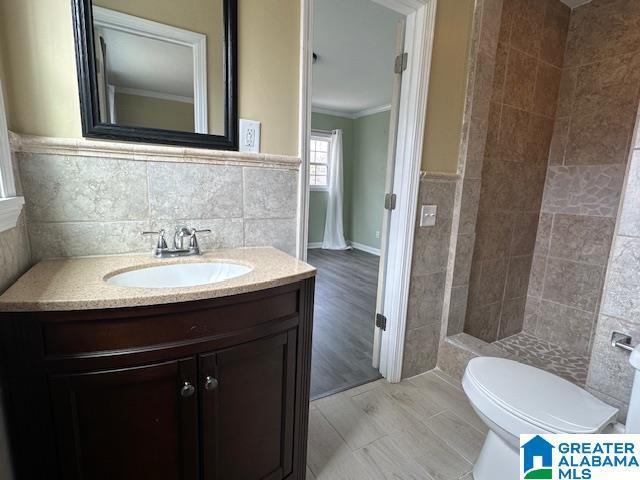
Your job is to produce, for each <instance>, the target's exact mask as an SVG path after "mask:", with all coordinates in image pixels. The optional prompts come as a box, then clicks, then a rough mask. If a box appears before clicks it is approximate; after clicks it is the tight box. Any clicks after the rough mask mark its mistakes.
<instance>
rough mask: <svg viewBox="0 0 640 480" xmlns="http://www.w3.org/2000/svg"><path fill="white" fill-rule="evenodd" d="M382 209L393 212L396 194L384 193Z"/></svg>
mask: <svg viewBox="0 0 640 480" xmlns="http://www.w3.org/2000/svg"><path fill="white" fill-rule="evenodd" d="M384 208H385V210H395V209H396V194H395V193H385V195H384Z"/></svg>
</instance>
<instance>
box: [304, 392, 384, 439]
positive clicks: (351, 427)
mask: <svg viewBox="0 0 640 480" xmlns="http://www.w3.org/2000/svg"><path fill="white" fill-rule="evenodd" d="M316 405H317V407H318V409H319V410H320V411H321V412H322V414H323V415H324V417H325V418H326V419H327V420H328V421H329V423H330V424H331V425H332V426H333V428H334V429H335V430H336V431H337V432H338V433H339V434H340V436H342V438H343V439H344V440H345V441H346V442H347V444H348V445H349V447H350V448H351V449H352V450H357V449H359V448H361V447H364V446H365V445H368V444H370V443H371V442H373V441H375V440H377V439H379V438H380V437H383V436H384V435H385V433H384V432H383V431H382V430H381V429H380V428H378V426H377V425H376V424H375V423H374V422H373V420H372V419H371V417H369V416H368V415H367V414H366V413H365V412H364V411H363V410H362V409H361V408H360V407H359V406H358V405H357V404H356V403H355V401H354V400H353V399H352V397H350V396H349V395H347V394H344V393H340V394H337V395H331V396H330V397H325V398H323V399H320V400H317V401H316Z"/></svg>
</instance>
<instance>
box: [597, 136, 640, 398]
mask: <svg viewBox="0 0 640 480" xmlns="http://www.w3.org/2000/svg"><path fill="white" fill-rule="evenodd" d="M625 183H626V186H625V191H624V198H623V201H622V205H621V211H620V216H619V217H618V226H617V232H616V235H615V238H614V240H613V248H612V250H611V256H610V259H609V264H608V268H607V276H606V281H605V284H604V295H603V299H602V307H601V309H600V316H599V319H598V323H597V330H596V333H595V336H594V340H593V349H592V352H591V362H590V363H589V375H588V378H587V387H588V388H589V389H590V390H592V391H593V392H594V393H596V394H600V395H602V396H604V398H605V400H607V401H609V402H610V403H612V404H619V405H621V406H622V407H623V409H624V407H625V406H626V405H627V404H628V403H629V397H630V395H631V386H632V385H633V375H634V369H633V368H632V367H631V365H630V364H629V353H628V352H625V351H623V350H619V349H616V348H613V347H612V346H611V342H610V339H611V333H612V332H614V331H618V332H622V333H626V334H628V335H631V336H632V337H633V343H634V344H637V343H638V341H639V340H640V139H636V141H635V151H634V152H633V156H632V159H631V163H630V165H629V170H628V174H627V180H626V182H625Z"/></svg>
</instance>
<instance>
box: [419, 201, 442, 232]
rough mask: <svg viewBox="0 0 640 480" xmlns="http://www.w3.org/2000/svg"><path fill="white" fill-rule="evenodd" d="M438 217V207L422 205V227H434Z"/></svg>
mask: <svg viewBox="0 0 640 480" xmlns="http://www.w3.org/2000/svg"><path fill="white" fill-rule="evenodd" d="M437 215H438V206H437V205H422V209H421V210H420V226H421V227H433V226H434V225H435V224H436V218H437Z"/></svg>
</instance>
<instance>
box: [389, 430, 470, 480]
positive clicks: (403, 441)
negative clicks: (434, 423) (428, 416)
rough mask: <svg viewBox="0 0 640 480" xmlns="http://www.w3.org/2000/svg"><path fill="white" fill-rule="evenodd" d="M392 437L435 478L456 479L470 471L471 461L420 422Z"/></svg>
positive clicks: (440, 479)
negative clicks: (411, 428)
mask: <svg viewBox="0 0 640 480" xmlns="http://www.w3.org/2000/svg"><path fill="white" fill-rule="evenodd" d="M393 439H394V440H395V441H396V443H397V445H398V448H399V449H400V450H401V451H403V452H405V454H407V455H409V456H410V457H411V458H412V459H413V460H415V461H416V462H417V463H418V464H419V465H420V466H421V467H422V468H423V469H424V470H425V471H426V472H427V473H428V474H429V476H430V477H433V478H434V479H436V480H457V479H459V478H460V477H461V476H463V475H464V474H466V473H467V472H469V471H471V463H469V462H467V461H466V460H465V459H464V458H463V457H462V456H461V455H459V454H458V453H457V452H456V451H455V450H453V448H451V447H450V446H449V445H447V444H446V443H445V442H444V440H442V439H441V438H440V437H438V436H437V435H436V434H435V433H434V432H432V431H431V430H429V429H428V428H427V427H426V426H424V425H423V424H421V423H418V422H416V424H415V425H414V429H413V430H409V431H406V432H403V433H401V434H399V435H394V436H393Z"/></svg>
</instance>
